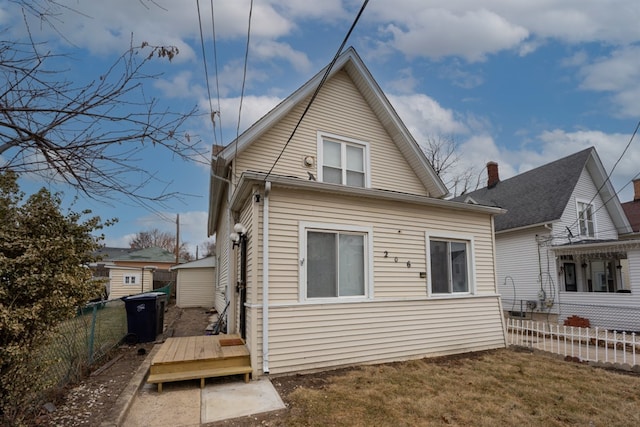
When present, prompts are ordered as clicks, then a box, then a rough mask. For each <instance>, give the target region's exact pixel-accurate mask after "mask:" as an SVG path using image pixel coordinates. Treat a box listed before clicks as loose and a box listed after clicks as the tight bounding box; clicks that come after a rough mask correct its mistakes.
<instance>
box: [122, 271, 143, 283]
mask: <svg viewBox="0 0 640 427" xmlns="http://www.w3.org/2000/svg"><path fill="white" fill-rule="evenodd" d="M122 280H123V282H124V284H125V285H138V284H139V283H140V276H139V275H138V274H125V275H124V276H123V278H122Z"/></svg>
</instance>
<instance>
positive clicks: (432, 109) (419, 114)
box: [388, 94, 468, 142]
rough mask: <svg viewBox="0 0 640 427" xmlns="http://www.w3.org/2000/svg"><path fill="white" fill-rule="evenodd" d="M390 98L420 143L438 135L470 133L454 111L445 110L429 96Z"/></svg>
mask: <svg viewBox="0 0 640 427" xmlns="http://www.w3.org/2000/svg"><path fill="white" fill-rule="evenodd" d="M388 98H389V101H391V104H392V105H393V107H394V108H395V109H396V111H397V113H398V115H399V116H400V117H401V118H402V120H403V121H404V123H405V125H406V126H407V128H408V129H409V131H410V132H411V134H412V135H413V136H414V138H415V139H416V141H418V142H420V141H424V140H426V139H427V138H429V137H434V136H436V135H450V134H464V133H466V132H468V128H467V126H466V125H465V123H463V122H462V121H461V120H460V119H459V118H458V117H456V114H455V112H454V111H453V110H450V109H447V108H443V107H442V106H441V105H440V104H439V103H438V102H437V101H436V100H434V99H433V98H430V97H428V96H427V95H424V94H415V95H388Z"/></svg>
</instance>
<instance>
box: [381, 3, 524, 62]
mask: <svg viewBox="0 0 640 427" xmlns="http://www.w3.org/2000/svg"><path fill="white" fill-rule="evenodd" d="M402 24H403V25H402V26H398V25H395V24H390V25H388V26H387V27H386V30H387V31H388V32H390V33H391V34H392V36H393V41H392V44H393V45H394V47H396V48H397V49H398V50H400V51H402V52H403V53H405V54H406V55H409V56H415V55H420V56H429V57H431V58H441V57H444V56H451V55H456V56H462V57H464V58H466V59H467V60H468V61H470V62H475V61H482V60H484V59H485V58H486V55H487V54H490V53H495V52H499V51H501V50H503V49H510V48H513V47H515V46H517V45H518V44H519V43H521V42H522V41H523V40H525V39H526V38H527V37H528V35H529V33H528V31H527V30H526V29H525V28H523V27H521V26H519V25H514V24H512V23H510V22H508V21H507V20H505V19H504V18H503V17H502V16H500V15H498V14H496V13H494V12H492V11H490V10H486V9H480V10H467V11H464V12H462V13H455V12H453V11H451V10H447V9H435V8H434V9H423V10H420V11H418V12H417V14H416V15H413V16H412V17H410V18H406V20H405V21H404V22H403V23H402Z"/></svg>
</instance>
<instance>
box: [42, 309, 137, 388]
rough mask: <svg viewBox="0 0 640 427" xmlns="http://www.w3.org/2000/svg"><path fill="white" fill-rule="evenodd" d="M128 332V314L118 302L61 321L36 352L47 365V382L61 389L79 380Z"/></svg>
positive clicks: (81, 312) (84, 311)
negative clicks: (49, 338)
mask: <svg viewBox="0 0 640 427" xmlns="http://www.w3.org/2000/svg"><path fill="white" fill-rule="evenodd" d="M126 333H127V313H126V310H125V305H124V302H123V301H122V300H120V299H117V300H110V301H101V302H96V303H91V304H88V305H86V306H85V307H83V308H82V309H79V310H78V315H77V316H76V317H74V318H73V319H70V320H67V321H65V322H62V323H61V324H60V325H59V326H58V327H57V328H56V330H55V331H53V337H52V339H51V340H48V341H47V342H46V343H45V345H43V347H42V348H41V349H40V351H38V352H37V355H36V361H35V362H36V363H38V364H40V366H46V373H45V376H46V379H47V383H48V384H50V385H51V386H59V387H61V386H64V385H65V384H67V383H69V382H74V381H78V380H79V379H81V378H82V377H83V376H84V375H85V374H86V373H87V371H88V368H89V366H91V365H92V364H94V363H95V362H98V361H100V359H102V358H104V357H105V356H106V355H107V354H108V352H109V351H110V350H111V349H113V348H114V347H115V346H117V345H118V344H119V343H120V341H121V340H122V338H123V337H124V336H125V335H126Z"/></svg>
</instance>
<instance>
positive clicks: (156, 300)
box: [124, 292, 167, 344]
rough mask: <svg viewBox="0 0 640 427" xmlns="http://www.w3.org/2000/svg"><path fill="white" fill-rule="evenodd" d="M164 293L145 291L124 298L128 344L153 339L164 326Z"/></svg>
mask: <svg viewBox="0 0 640 427" xmlns="http://www.w3.org/2000/svg"><path fill="white" fill-rule="evenodd" d="M166 297H167V296H166V294H164V293H162V292H147V293H144V294H139V295H134V296H130V297H126V298H124V305H125V308H126V310H127V332H128V334H127V337H126V341H127V342H128V343H130V344H135V343H139V342H140V343H142V342H150V341H155V340H156V337H157V336H158V335H159V334H161V333H162V331H163V328H164V307H165V304H166Z"/></svg>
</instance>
